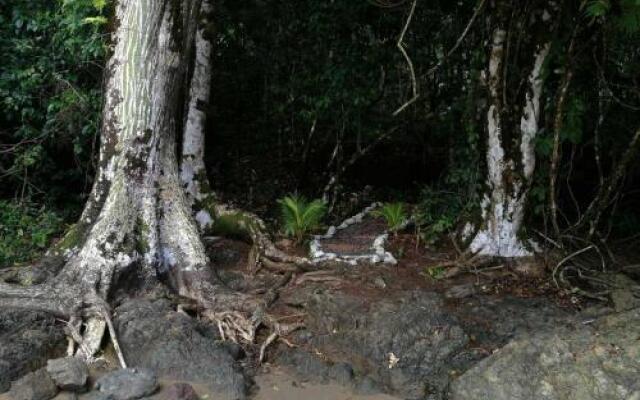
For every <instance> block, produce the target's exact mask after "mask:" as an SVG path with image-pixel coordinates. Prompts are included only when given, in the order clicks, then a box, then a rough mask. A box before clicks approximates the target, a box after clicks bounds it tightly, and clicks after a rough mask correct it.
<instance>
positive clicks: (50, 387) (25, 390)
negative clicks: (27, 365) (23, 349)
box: [9, 369, 58, 400]
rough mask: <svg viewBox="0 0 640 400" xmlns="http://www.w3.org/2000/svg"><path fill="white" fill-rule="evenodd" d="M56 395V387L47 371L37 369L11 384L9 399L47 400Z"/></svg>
mask: <svg viewBox="0 0 640 400" xmlns="http://www.w3.org/2000/svg"><path fill="white" fill-rule="evenodd" d="M56 394H58V387H57V386H56V384H55V383H54V382H53V380H52V379H51V377H50V376H49V374H48V373H47V371H45V370H44V369H39V370H37V371H35V372H31V373H29V374H27V375H25V376H23V377H22V378H20V379H19V380H17V381H15V382H13V383H12V384H11V390H10V391H9V398H10V399H12V400H49V399H51V398H53V397H55V395H56Z"/></svg>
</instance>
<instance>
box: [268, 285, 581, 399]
mask: <svg viewBox="0 0 640 400" xmlns="http://www.w3.org/2000/svg"><path fill="white" fill-rule="evenodd" d="M462 297H464V298H463V299H455V300H453V299H452V300H447V299H445V298H444V296H443V295H441V294H438V293H435V292H423V291H404V292H402V291H395V292H393V293H390V295H389V296H386V297H383V298H373V299H372V298H370V297H363V296H361V295H359V294H350V293H345V292H344V291H338V290H326V289H322V288H318V287H317V286H315V287H313V286H310V287H308V288H303V289H301V290H299V291H297V293H293V294H292V295H291V297H287V298H286V299H284V300H285V302H287V304H294V305H295V306H296V307H298V308H304V310H305V312H306V313H307V318H306V320H305V323H306V327H307V331H304V332H305V337H304V339H305V340H297V341H296V343H300V344H301V347H300V348H298V349H295V350H291V349H286V348H283V349H281V354H280V355H279V358H278V359H277V362H279V363H281V364H285V366H288V369H289V370H290V371H291V372H294V373H295V374H296V376H298V377H299V378H300V379H307V380H310V379H313V378H315V380H321V381H322V380H324V381H327V380H331V381H339V380H340V379H336V377H335V376H332V372H331V371H332V369H331V368H332V367H331V366H332V365H334V364H335V365H338V364H339V363H341V362H348V363H349V364H351V365H352V367H353V372H352V375H351V382H353V381H354V380H355V381H356V382H360V383H358V384H357V386H362V385H364V386H365V387H366V386H367V385H369V383H367V380H364V379H363V378H362V377H367V379H370V380H372V381H373V382H374V383H375V385H374V386H375V387H376V391H377V392H387V393H392V394H396V395H399V396H400V397H402V398H407V399H434V400H440V399H443V398H444V397H445V395H446V391H447V390H448V387H449V385H450V382H451V380H452V379H453V378H454V377H455V376H459V375H460V374H462V373H463V372H464V371H466V370H468V369H469V368H471V367H472V366H473V365H474V364H475V363H477V362H478V361H480V360H482V359H484V358H486V357H487V356H488V355H489V354H491V351H493V350H495V349H498V348H500V347H502V346H504V345H505V344H506V343H507V342H508V341H509V340H511V339H512V338H514V337H516V336H519V335H522V334H525V333H526V332H530V331H536V330H538V329H545V328H551V327H554V326H558V325H563V324H565V325H566V322H567V321H570V320H572V319H571V316H570V315H569V314H568V313H567V312H564V311H562V310H560V309H559V308H558V307H556V306H554V305H552V304H550V302H549V301H548V300H544V299H516V298H491V297H488V296H484V295H478V294H475V295H473V296H472V297H465V296H462ZM306 332H308V334H307V333H306ZM303 349H306V351H307V352H308V353H307V354H306V355H303V354H301V353H304V352H305V350H303ZM312 349H313V351H311V350H312ZM316 351H319V352H320V353H322V361H320V360H319V359H318V358H317V357H315V355H314V354H313V353H315V352H316ZM347 376H348V373H345V374H344V377H345V379H344V380H345V381H346V380H347V378H346V377H347ZM318 378H319V379H318ZM363 382H364V383H363Z"/></svg>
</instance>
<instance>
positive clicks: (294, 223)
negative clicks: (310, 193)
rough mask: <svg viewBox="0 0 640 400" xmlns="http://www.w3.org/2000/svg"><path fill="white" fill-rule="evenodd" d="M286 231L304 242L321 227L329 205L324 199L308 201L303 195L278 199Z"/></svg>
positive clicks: (288, 234) (286, 233) (298, 240)
mask: <svg viewBox="0 0 640 400" xmlns="http://www.w3.org/2000/svg"><path fill="white" fill-rule="evenodd" d="M278 203H279V204H280V211H281V214H282V221H283V224H284V233H285V235H287V236H290V237H294V238H295V239H296V241H297V242H298V243H302V241H303V240H304V238H305V236H306V235H307V234H308V233H309V232H311V231H313V230H316V229H317V228H319V227H320V225H321V222H322V219H323V218H324V216H325V214H326V213H327V205H326V204H325V202H324V201H322V200H312V201H307V199H306V198H304V197H303V196H298V195H290V196H285V197H284V198H282V199H280V200H278Z"/></svg>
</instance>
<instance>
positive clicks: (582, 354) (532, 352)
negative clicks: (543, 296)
mask: <svg viewBox="0 0 640 400" xmlns="http://www.w3.org/2000/svg"><path fill="white" fill-rule="evenodd" d="M638 338H640V309H636V310H633V311H629V312H625V313H621V314H613V315H610V316H607V317H603V318H600V319H598V320H597V321H595V322H593V323H591V324H587V325H585V324H579V323H578V324H575V325H573V326H568V327H566V326H560V327H557V328H548V329H544V330H540V331H539V332H538V333H535V331H532V333H530V334H526V335H521V336H520V337H518V338H516V339H514V340H513V341H511V342H510V343H509V344H508V345H506V346H505V347H504V348H502V349H500V350H499V351H497V352H496V353H494V354H493V355H492V356H490V357H488V358H486V359H485V360H483V361H482V362H480V363H479V364H477V365H476V366H475V367H473V368H472V369H470V370H469V371H467V372H466V373H465V374H463V375H462V376H461V377H460V378H459V379H457V380H456V381H455V382H454V383H453V385H452V390H451V396H450V398H451V399H452V400H466V399H492V400H507V399H521V400H538V399H544V400H571V399H581V400H618V399H620V400H622V399H640V380H639V379H638V376H640V341H639V340H638Z"/></svg>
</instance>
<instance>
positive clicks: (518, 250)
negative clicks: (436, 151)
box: [469, 5, 551, 257]
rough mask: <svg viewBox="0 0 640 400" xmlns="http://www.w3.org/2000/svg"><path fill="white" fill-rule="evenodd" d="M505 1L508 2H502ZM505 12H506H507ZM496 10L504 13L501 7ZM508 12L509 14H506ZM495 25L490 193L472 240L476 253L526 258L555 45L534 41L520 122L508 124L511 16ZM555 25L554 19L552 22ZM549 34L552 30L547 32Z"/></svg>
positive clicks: (491, 64)
mask: <svg viewBox="0 0 640 400" xmlns="http://www.w3.org/2000/svg"><path fill="white" fill-rule="evenodd" d="M503 6H504V5H503ZM503 13H504V11H503ZM497 14H498V15H499V14H500V10H498V12H497ZM505 14H506V13H505ZM549 18H550V14H549V13H548V12H547V11H546V10H544V14H542V15H541V16H539V18H538V22H537V23H538V24H549V22H548V20H549ZM497 20H498V21H497V23H496V24H495V27H494V29H493V35H492V40H491V49H490V55H489V67H488V71H487V75H486V76H487V86H488V91H489V110H488V112H487V133H488V140H487V156H486V157H487V158H486V160H487V168H488V177H487V183H486V186H487V192H486V194H485V196H484V198H483V201H482V204H481V211H482V214H481V215H482V221H481V224H480V227H479V230H478V231H477V232H476V233H475V236H474V237H473V239H472V240H471V244H470V246H469V249H470V251H471V252H473V253H478V254H481V255H487V256H496V257H524V256H530V255H531V254H532V252H531V250H530V249H529V246H528V245H527V244H525V241H524V240H523V238H522V236H523V232H522V223H523V220H524V216H525V208H526V203H527V197H528V193H529V189H530V186H531V181H532V178H533V173H534V170H535V138H536V135H537V133H538V131H539V129H540V128H539V121H540V111H541V94H542V89H543V86H544V79H543V74H542V68H543V65H544V63H545V61H546V60H547V57H548V55H549V50H550V47H551V45H550V41H549V38H548V37H546V40H535V38H534V40H535V41H534V43H533V46H532V50H533V51H532V53H533V62H532V64H531V67H530V73H529V75H528V79H527V83H528V87H527V91H526V93H525V96H524V104H523V106H522V112H521V116H520V118H519V120H520V124H519V126H518V127H516V126H513V127H509V125H508V124H507V123H506V122H505V120H511V119H514V118H508V113H509V112H510V110H511V109H513V107H512V106H511V105H509V104H504V100H503V99H505V98H506V95H505V94H504V93H505V91H506V90H507V88H506V87H505V82H508V81H509V80H508V79H503V78H504V73H505V63H506V62H507V61H508V60H506V59H505V43H506V40H507V37H508V34H509V32H507V30H506V28H505V27H506V25H507V24H506V21H505V20H504V19H502V20H501V19H500V17H499V16H498V17H497ZM549 25H551V24H549ZM545 36H548V35H545Z"/></svg>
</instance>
